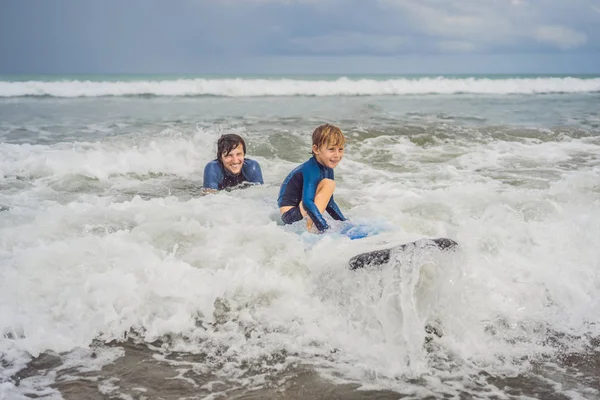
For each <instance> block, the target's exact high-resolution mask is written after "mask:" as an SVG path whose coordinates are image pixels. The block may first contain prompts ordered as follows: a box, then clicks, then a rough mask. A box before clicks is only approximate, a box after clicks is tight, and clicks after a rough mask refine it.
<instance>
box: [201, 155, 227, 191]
mask: <svg viewBox="0 0 600 400" xmlns="http://www.w3.org/2000/svg"><path fill="white" fill-rule="evenodd" d="M221 175H222V172H221V170H220V166H219V164H218V163H217V162H215V161H211V162H209V163H208V164H206V167H204V182H203V183H202V187H203V188H205V189H213V190H219V182H220V181H221V178H222V177H221Z"/></svg>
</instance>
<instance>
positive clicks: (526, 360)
mask: <svg viewBox="0 0 600 400" xmlns="http://www.w3.org/2000/svg"><path fill="white" fill-rule="evenodd" d="M326 122H327V123H332V124H335V125H337V126H339V127H340V128H341V129H342V131H343V132H344V133H345V135H346V137H347V143H346V148H345V157H344V159H343V161H342V162H341V163H340V165H339V166H338V167H337V168H336V170H335V174H336V183H337V188H336V192H335V198H336V201H337V203H338V205H339V206H340V208H341V209H342V211H343V212H344V213H345V215H346V217H348V218H349V219H350V220H351V221H353V222H355V223H358V224H363V225H365V226H370V227H372V228H373V229H374V232H377V234H374V235H371V236H368V237H366V238H364V239H360V240H350V239H349V238H348V237H345V236H343V235H340V234H337V233H336V232H335V229H333V230H334V232H332V233H328V234H325V235H313V234H310V233H307V232H304V231H303V230H302V229H301V228H300V229H298V227H294V226H293V225H292V226H283V225H282V224H281V222H280V219H279V215H278V210H277V194H278V190H279V185H280V184H281V182H282V180H283V179H284V177H285V176H286V175H287V173H288V172H289V171H290V170H291V169H293V168H294V167H295V166H297V165H298V164H299V163H301V162H304V161H305V160H307V159H308V157H310V145H311V133H312V131H313V130H314V129H315V128H316V127H317V126H318V125H320V124H322V123H326ZM224 133H237V134H239V135H241V136H242V137H243V138H244V139H245V140H246V143H247V155H246V156H247V157H248V158H252V159H255V160H257V161H258V162H259V163H260V165H261V168H262V171H263V176H264V180H265V184H264V185H262V186H253V187H250V188H246V189H240V190H232V191H222V192H219V193H217V194H205V193H204V192H203V191H202V190H201V186H202V179H203V169H204V166H205V164H206V163H207V162H209V161H211V160H212V159H214V158H215V157H216V154H215V153H216V140H217V139H218V138H219V136H220V135H222V134H224ZM332 225H333V226H334V227H335V224H334V223H332ZM435 237H447V238H451V239H453V240H456V241H457V242H458V243H459V244H460V248H459V250H458V251H456V252H453V253H441V252H427V251H423V252H418V253H415V254H412V255H402V254H397V255H396V256H395V257H393V259H392V260H391V261H390V263H388V264H386V265H384V266H381V267H379V268H367V269H363V270H357V271H350V270H349V269H348V268H347V263H348V260H349V259H350V258H351V257H353V256H354V255H356V254H359V253H362V252H367V251H371V250H377V249H382V248H389V247H392V246H396V245H399V244H402V243H406V242H410V241H414V240H417V239H421V238H435ZM599 237H600V76H532V75H527V76H501V75H500V76H377V75H376V76H368V75H364V76H358V75H350V76H331V75H327V76H315V75H311V76H217V75H214V76H192V75H187V76H183V75H182V76H131V75H106V76H102V75H94V76H41V75H40V76H0V330H1V333H2V336H1V337H0V398H2V399H29V398H40V399H282V398H286V399H350V400H352V399H375V398H376V399H400V398H402V399H442V398H443V399H449V398H456V399H466V398H480V399H488V398H489V399H527V398H538V399H600V380H598V376H600V348H599V346H600V322H599V318H600V317H599V316H600V246H599V244H598V238H599Z"/></svg>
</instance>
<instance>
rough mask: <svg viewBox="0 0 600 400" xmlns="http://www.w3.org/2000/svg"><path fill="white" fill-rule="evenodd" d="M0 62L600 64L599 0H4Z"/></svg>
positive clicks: (50, 66) (107, 66) (403, 67)
mask: <svg viewBox="0 0 600 400" xmlns="http://www.w3.org/2000/svg"><path fill="white" fill-rule="evenodd" d="M0 73H3V74H7V73H16V74H40V73H47V74H75V73H78V74H86V73H88V74H101V73H117V74H118V73H144V74H208V73H221V74H340V73H342V74H361V73H362V74H369V73H371V74H473V73H483V74H486V73H487V74H490V73H498V74H502V73H508V74H517V73H522V74H526V73H547V74H561V73H562V74H577V73H600V0H171V1H167V0H96V1H92V0H39V1H38V0H0Z"/></svg>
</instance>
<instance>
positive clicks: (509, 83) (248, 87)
mask: <svg viewBox="0 0 600 400" xmlns="http://www.w3.org/2000/svg"><path fill="white" fill-rule="evenodd" d="M598 91H600V78H589V79H583V78H576V77H554V78H553V77H540V78H501V79H489V78H475V77H473V78H447V77H437V78H400V79H386V80H376V79H350V78H338V79H336V80H299V79H283V78H282V79H250V78H246V79H244V78H232V79H225V78H212V79H177V80H161V81H159V80H157V81H121V82H111V81H79V80H65V81H26V82H8V81H0V97H19V96H51V97H97V96H136V95H152V96H227V97H252V96H376V95H392V96H393V95H411V94H456V93H472V94H517V93H518V94H536V93H590V92H598Z"/></svg>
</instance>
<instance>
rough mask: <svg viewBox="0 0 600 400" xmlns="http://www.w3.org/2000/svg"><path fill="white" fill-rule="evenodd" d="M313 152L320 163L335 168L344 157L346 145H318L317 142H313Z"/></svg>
mask: <svg viewBox="0 0 600 400" xmlns="http://www.w3.org/2000/svg"><path fill="white" fill-rule="evenodd" d="M313 153H315V157H316V159H317V161H318V162H319V164H321V165H324V166H326V167H329V168H335V167H337V165H338V164H339V163H340V161H342V158H344V146H341V145H333V144H324V145H321V146H320V147H317V145H316V144H313Z"/></svg>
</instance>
